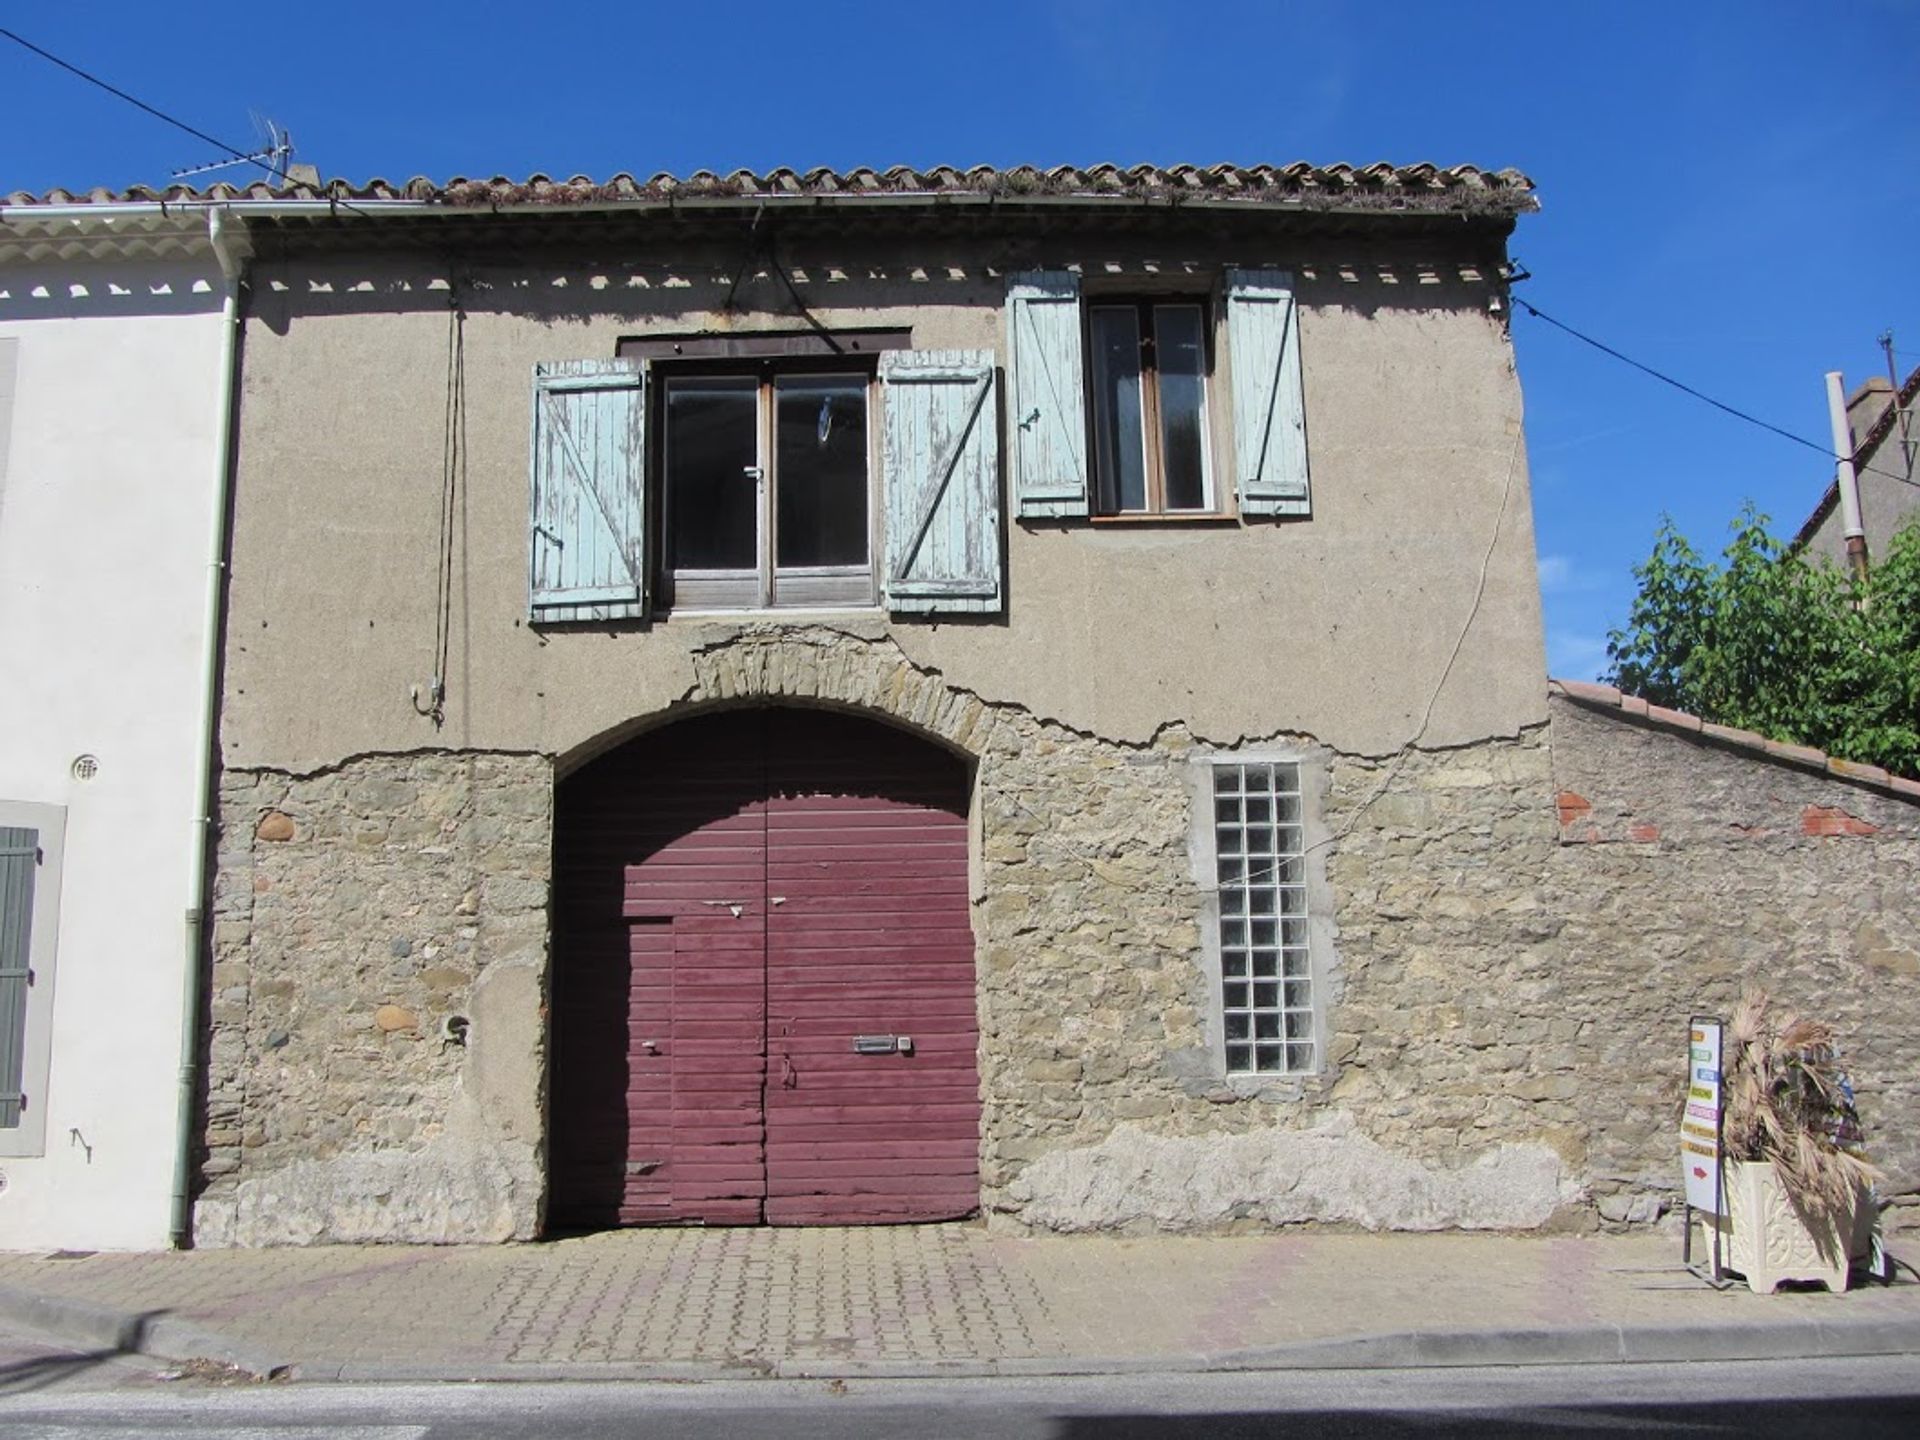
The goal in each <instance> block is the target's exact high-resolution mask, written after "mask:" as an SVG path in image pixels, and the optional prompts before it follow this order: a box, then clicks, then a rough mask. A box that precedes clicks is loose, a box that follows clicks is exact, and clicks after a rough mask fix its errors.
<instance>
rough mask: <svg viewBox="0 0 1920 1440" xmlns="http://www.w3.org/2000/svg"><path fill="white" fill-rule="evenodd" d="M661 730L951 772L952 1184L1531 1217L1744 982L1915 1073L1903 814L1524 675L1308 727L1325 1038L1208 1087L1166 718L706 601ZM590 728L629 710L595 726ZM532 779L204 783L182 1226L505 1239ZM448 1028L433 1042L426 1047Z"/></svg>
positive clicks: (376, 770)
mask: <svg viewBox="0 0 1920 1440" xmlns="http://www.w3.org/2000/svg"><path fill="white" fill-rule="evenodd" d="M690 664H691V669H692V671H693V673H694V677H695V678H694V680H693V682H692V683H691V684H690V685H689V687H688V689H687V691H686V692H685V694H684V695H683V696H682V697H680V699H679V701H678V702H677V703H676V704H675V705H674V706H673V707H671V708H670V709H669V710H668V711H667V712H666V713H665V714H664V715H655V716H651V717H649V720H651V721H653V722H657V721H659V720H662V719H673V718H678V717H680V716H683V715H688V714H692V713H695V712H696V711H697V710H698V709H700V708H702V707H708V706H714V705H723V704H737V703H766V702H776V703H796V704H826V705H834V706H843V707H848V708H854V709H858V710H861V711H863V712H865V713H869V714H874V715H877V716H880V717H883V718H891V719H893V720H894V721H896V722H898V723H901V724H905V725H908V726H910V727H912V728H914V729H917V730H919V731H920V732H921V733H923V734H925V735H927V736H928V737H930V738H931V739H933V740H934V741H936V742H937V743H941V744H944V745H946V746H948V747H950V748H952V749H955V750H958V751H961V752H964V753H966V754H967V755H969V756H970V757H972V759H973V761H974V764H975V767H976V785H977V794H976V805H975V810H976V816H975V818H976V828H977V831H978V837H979V838H978V847H979V848H978V854H977V856H976V920H975V930H976V937H977V944H978V950H977V954H978V975H979V1013H980V1023H981V1057H980V1058H981V1077H982V1088H983V1095H984V1099H985V1116H984V1121H983V1133H982V1140H981V1161H982V1184H983V1192H984V1193H983V1200H984V1204H985V1206H986V1208H987V1210H988V1212H989V1214H990V1215H991V1216H992V1217H994V1219H995V1220H996V1223H1003V1224H1011V1225H1015V1226H1036V1227H1047V1228H1055V1229H1069V1230H1071V1229H1088V1228H1100V1229H1121V1230H1126V1229H1148V1228H1157V1229H1168V1228H1174V1229H1182V1228H1185V1229H1196V1228H1207V1229H1212V1228H1223V1227H1233V1226H1236V1225H1247V1224H1252V1225H1260V1224H1274V1223H1285V1222H1291V1221H1297V1220H1319V1221H1338V1222H1350V1223H1356V1224H1361V1225H1366V1226H1370V1227H1384V1228H1422V1229H1425V1228H1436V1227H1443V1226H1465V1227H1502V1228H1535V1227H1541V1226H1553V1227H1568V1226H1574V1227H1578V1226H1584V1225H1591V1224H1594V1223H1597V1221H1596V1219H1595V1206H1596V1205H1597V1208H1598V1212H1599V1214H1600V1215H1603V1216H1605V1217H1607V1218H1609V1219H1616V1220H1618V1219H1626V1218H1634V1219H1648V1218H1652V1217H1653V1216H1654V1215H1656V1214H1657V1213H1658V1211H1659V1209H1660V1207H1661V1205H1662V1204H1663V1203H1664V1201H1665V1200H1666V1198H1667V1197H1668V1196H1670V1195H1671V1193H1672V1192H1673V1191H1674V1190H1675V1188H1676V1185H1677V1178H1678V1162H1677V1150H1676V1134H1675V1128H1676V1124H1677V1114H1678V1108H1679V1103H1680V1087H1681V1080H1682V1069H1683V1067H1682V1059H1683V1051H1682V1044H1683V1042H1682V1039H1681V1034H1680V1032H1681V1027H1682V1025H1684V1023H1685V1020H1686V1017H1687V1016H1688V1014H1689V1013H1691V1012H1692V1011H1695V1010H1699V1009H1715V1008H1721V1009H1724V1008H1725V1007H1726V1006H1728V1005H1729V1004H1730V1003H1731V1001H1732V998H1733V996H1734V993H1735V992H1736V991H1737V989H1738V987H1739V985H1740V984H1741V983H1742V981H1743V980H1744V979H1747V978H1750V977H1754V976H1764V977H1765V978H1767V979H1768V980H1769V982H1770V983H1773V984H1775V985H1776V986H1777V987H1778V989H1779V990H1780V991H1781V993H1782V997H1783V998H1784V999H1786V1000H1788V1001H1790V1002H1792V1003H1806V1004H1808V1005H1809V1006H1810V1007H1813V1008H1816V1009H1818V1010H1819V1011H1820V1013H1822V1014H1824V1015H1826V1016H1828V1017H1829V1018H1831V1019H1833V1020H1835V1021H1836V1022H1837V1023H1839V1024H1840V1025H1841V1026H1842V1029H1843V1032H1844V1033H1846V1034H1848V1035H1849V1036H1850V1037H1851V1044H1850V1050H1849V1057H1850V1060H1851V1061H1852V1063H1853V1067H1854V1070H1855V1074H1856V1076H1857V1078H1858V1079H1859V1081H1860V1084H1861V1089H1862V1097H1863V1099H1862V1104H1863V1110H1864V1112H1865V1116H1866V1119H1867V1123H1868V1125H1869V1127H1870V1128H1872V1129H1874V1130H1876V1131H1877V1132H1878V1133H1879V1134H1881V1135H1882V1136H1884V1137H1885V1140H1886V1142H1887V1144H1886V1147H1885V1148H1886V1154H1887V1157H1888V1159H1889V1160H1890V1161H1892V1162H1893V1164H1894V1168H1895V1170H1896V1172H1897V1174H1898V1175H1899V1177H1900V1178H1901V1183H1903V1184H1911V1183H1913V1181H1914V1179H1915V1178H1916V1175H1917V1174H1920V1170H1917V1168H1916V1165H1915V1159H1916V1155H1915V1151H1914V1147H1913V1145H1912V1143H1911V1142H1910V1141H1909V1140H1907V1139H1906V1138H1905V1137H1903V1136H1900V1135H1898V1134H1897V1133H1896V1132H1895V1130H1894V1128H1893V1127H1894V1125H1895V1124H1896V1123H1897V1118H1898V1117H1899V1116H1900V1115H1902V1114H1904V1113H1908V1112H1910V1111H1911V1108H1912V1104H1913V1101H1914V1099H1915V1098H1916V1096H1915V1088H1916V1080H1915V1078H1914V1077H1915V1075H1916V1073H1920V1072H1917V1071H1916V1065H1915V1061H1916V1060H1920V1038H1916V1037H1920V1023H1916V1022H1920V1007H1917V1006H1916V1003H1915V996H1914V976H1915V975H1916V973H1920V954H1916V949H1915V937H1914V935H1913V930H1912V923H1911V918H1910V917H1911V914H1912V910H1913V907H1912V904H1911V897H1912V892H1913V883H1914V882H1913V880H1912V878H1911V877H1912V875H1913V874H1914V873H1915V871H1914V865H1915V861H1916V860H1920V855H1916V854H1915V853H1914V852H1915V848H1916V823H1915V822H1916V813H1920V812H1916V808H1915V807H1914V806H1913V805H1911V804H1908V803H1906V802H1904V801H1901V800H1899V799H1897V798H1894V797H1892V796H1890V795H1887V794H1884V793H1880V792H1876V791H1872V790H1870V789H1864V788H1862V787H1859V786H1854V785H1849V784H1848V783H1846V782H1845V781H1843V780H1838V779H1834V778H1831V777H1826V776H1821V775H1814V774H1811V773H1808V772H1802V771H1796V770H1793V769H1791V768H1786V767H1782V766H1780V765H1778V764H1775V763H1771V762H1767V761H1761V760H1755V759H1752V758H1748V757H1746V756H1743V755H1736V754H1729V753H1726V752H1723V751H1721V750H1716V749H1713V748H1710V747H1708V746H1707V745H1705V744H1703V743H1701V742H1699V741H1697V740H1696V741H1688V740H1686V739H1682V738H1679V737H1676V736H1674V735H1671V734H1667V733H1659V732H1655V731H1651V730H1644V729H1640V728H1636V727H1635V726H1633V725H1630V724H1627V723H1624V722H1623V721H1622V720H1620V719H1619V718H1617V717H1600V716H1595V715H1592V714H1590V713H1588V712H1586V711H1583V710H1580V709H1578V708H1577V707H1573V706H1571V705H1569V704H1567V703H1566V702H1556V705H1555V707H1554V710H1553V712H1552V714H1553V718H1552V720H1551V722H1550V725H1549V726H1537V727H1533V728H1530V729H1527V730H1525V731H1523V732H1521V733H1519V734H1517V735H1514V736H1511V737H1506V738H1500V739H1493V740H1488V741H1485V742H1483V743H1480V744H1476V745H1470V746H1464V747H1460V748H1455V749H1443V750H1434V751H1425V750H1409V751H1406V752H1404V753H1402V754H1401V755H1399V756H1397V757H1391V758H1387V759H1372V758H1365V757H1354V756H1348V755H1341V754H1337V753H1331V752H1328V751H1326V750H1324V749H1323V748H1320V747H1318V746H1316V745H1315V744H1314V743H1313V741H1312V739H1311V737H1305V736H1288V735H1278V736H1269V737H1262V738H1261V739H1260V740H1259V741H1257V742H1254V741H1236V742H1235V745H1236V747H1238V748H1241V749H1247V748H1258V749H1261V750H1263V751H1272V750H1275V749H1280V750H1286V751H1290V752H1294V753H1299V754H1301V755H1303V756H1306V757H1308V761H1307V767H1306V768H1307V769H1308V771H1309V772H1310V774H1311V776H1312V779H1313V783H1314V788H1316V789H1318V790H1320V791H1322V792H1323V799H1322V815H1321V831H1320V835H1321V842H1322V843H1319V844H1318V848H1317V850H1316V863H1323V864H1324V876H1323V877H1322V880H1323V883H1322V884H1321V886H1320V888H1319V890H1318V892H1317V893H1318V894H1319V895H1320V896H1321V897H1322V898H1323V899H1324V898H1325V897H1329V896H1330V897H1331V906H1330V908H1331V913H1330V914H1325V915H1323V916H1322V917H1321V919H1322V922H1323V925H1322V935H1321V937H1320V938H1321V940H1322V942H1323V943H1322V944H1321V947H1320V948H1321V953H1320V954H1319V955H1318V956H1317V957H1316V959H1317V963H1318V972H1317V981H1318V984H1319V987H1320V999H1321V1002H1322V1004H1323V1005H1324V1006H1325V1008H1326V1014H1327V1024H1326V1031H1325V1039H1326V1044H1327V1056H1328V1064H1327V1065H1326V1066H1325V1068H1324V1070H1323V1072H1322V1073H1320V1074H1318V1075H1315V1076H1313V1077H1310V1078H1303V1079H1288V1080H1280V1079H1275V1080H1270V1081H1265V1082H1263V1083H1254V1082H1251V1081H1249V1080H1247V1079H1245V1078H1235V1079H1232V1080H1229V1079H1228V1078H1227V1077H1225V1076H1224V1075H1223V1074H1221V1073H1220V1071H1219V1069H1218V1068H1217V1062H1216V1061H1215V1060H1214V1058H1213V1055H1214V1053H1215V1052H1214V1051H1213V1049H1212V1048H1211V1045H1210V1040H1211V1036H1212V1027H1213V1026H1215V1025H1216V1024H1217V1023H1218V1022H1217V1020H1216V1019H1215V1018H1214V1015H1213V1008H1212V1007H1213V997H1212V986H1211V982H1210V981H1209V980H1208V979H1207V978H1206V968H1205V965H1204V964H1203V961H1202V956H1203V951H1204V944H1203V935H1202V920H1201V916H1202V915H1203V914H1204V911H1205V904H1206V900H1207V896H1206V893H1205V891H1206V886H1205V880H1204V872H1203V869H1201V868H1200V867H1197V866H1196V865H1195V863H1194V852H1193V828H1194V827H1193V823H1192V799H1191V796H1192V793H1193V788H1192V780H1193V773H1194V769H1195V765H1196V761H1197V760H1198V759H1204V757H1206V756H1207V755H1209V754H1212V753H1232V751H1231V748H1228V747H1216V746H1214V745H1212V744H1210V743H1209V742H1207V741H1206V740H1205V739H1204V738H1201V737H1196V736H1194V735H1191V734H1189V733H1188V732H1187V731H1186V730H1185V729H1184V728H1182V727H1180V726H1168V727H1164V728H1162V729H1161V730H1160V731H1159V732H1158V733H1157V734H1156V735H1155V736H1154V737H1153V738H1152V739H1151V740H1150V741H1148V742H1146V743H1142V744H1132V745H1128V744H1119V743H1114V742H1112V741H1109V740H1103V739H1100V738H1098V737H1095V736H1090V735H1086V734H1083V733H1080V732H1077V731H1073V730H1069V729H1067V728H1065V727H1063V726H1060V725H1058V724H1054V723H1051V722H1047V721H1043V720H1041V719H1038V718H1036V717H1035V716H1033V715H1031V714H1030V713H1028V712H1026V711H1024V710H1022V709H1020V708H1019V707H1016V706H1011V705H1005V704H994V703H989V702H988V701H987V700H984V699H983V698H982V697H980V696H978V695H975V694H972V693H970V692H968V691H965V690H962V689H959V688H957V687H955V686H952V685H951V684H949V683H948V681H947V680H946V679H945V678H944V677H942V676H941V675H940V674H939V673H937V672H934V671H931V670H928V669H924V668H921V667H918V666H916V665H914V664H912V663H910V662H909V661H907V660H906V659H905V658H904V657H903V656H902V655H901V653H900V652H899V651H898V650H897V649H896V648H895V647H894V646H893V645H892V644H891V642H890V641H888V640H886V639H885V637H884V635H882V634H878V633H874V632H872V631H861V630H854V629H847V628H841V627H835V626H831V625H825V624H820V625H809V626H756V625H750V624H749V625H738V626H732V627H728V628H726V629H724V630H723V631H716V632H715V633H714V634H713V635H712V636H711V638H710V641H709V643H705V644H703V645H702V646H700V647H699V648H698V649H697V650H696V651H694V652H693V654H692V655H691V656H690ZM607 738H608V740H609V741H611V740H614V739H617V738H620V737H607ZM550 793H551V780H550V767H549V765H548V762H547V761H545V760H543V759H539V758H535V757H522V756H503V755H460V754H434V755H416V756H411V757H374V758H367V759H361V760H356V761H354V762H351V763H350V764H348V765H345V766H342V767H339V768H338V769H336V770H331V771H328V772H325V773H323V774H320V775H315V776H308V777H289V776H286V775H281V774H269V773H263V772H243V773H235V774H229V776H228V777H227V780H226V785H225V791H224V797H223V798H224V806H225V814H226V834H227V839H226V840H225V842H224V843H223V846H222V855H221V877H220V887H221V888H220V896H221V900H220V906H221V909H220V917H219V928H218V934H217V940H218V944H219V965H218V968H217V970H216V997H215V1016H214V1019H215V1031H214V1042H213V1062H214V1065H213V1081H212V1089H211V1094H210V1104H209V1120H210V1128H209V1135H208V1138H209V1144H210V1149H211V1158H210V1160H209V1162H208V1165H207V1174H208V1179H209V1182H210V1183H209V1186H208V1190H207V1194H206V1196H205V1197H204V1198H203V1201H202V1206H201V1212H200V1213H201V1226H202V1239H203V1241H210V1240H218V1239H230V1240H235V1241H239V1242H242V1243H260V1242H268V1241H278V1240H311V1239H349V1238H369V1239H373V1238H378V1239H393V1240H401V1239H485V1238H503V1237H505V1236H509V1235H512V1236H524V1235H528V1234H531V1233H535V1231H536V1230H537V1227H538V1223H539V1206H540V1197H541V1187H542V1183H543V1179H542V1174H541V1169H540V1165H541V1161H540V1144H541V1128H540V1124H541V1122H540V1115H541V1103H542V1100H541V1090H542V1079H543V1073H544V1053H543V1049H542V1045H543V1021H542V1019H541V1016H540V1013H539V1007H540V1001H541V996H542V995H543V993H544V978H545V977H544V965H545V957H546V944H545V933H546V932H545V924H546V919H545V903H546V877H547V869H548V865H549V855H550V834H549V832H550V826H551V814H550ZM454 1015H464V1016H467V1017H470V1018H471V1020H472V1022H473V1024H472V1029H471V1032H470V1036H469V1043H468V1046H467V1047H466V1048H464V1049H463V1048H461V1047H459V1046H458V1045H455V1044H453V1043H451V1042H449V1041H447V1040H445V1039H443V1038H442V1028H441V1027H442V1024H443V1022H444V1021H445V1020H446V1019H448V1018H449V1017H451V1016H454Z"/></svg>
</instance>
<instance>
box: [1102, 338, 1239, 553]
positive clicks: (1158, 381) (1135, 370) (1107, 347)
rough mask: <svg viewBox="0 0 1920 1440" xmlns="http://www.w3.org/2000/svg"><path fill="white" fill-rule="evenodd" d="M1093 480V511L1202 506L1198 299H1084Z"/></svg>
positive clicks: (1203, 412) (1204, 452) (1208, 507)
mask: <svg viewBox="0 0 1920 1440" xmlns="http://www.w3.org/2000/svg"><path fill="white" fill-rule="evenodd" d="M1087 339H1088V348H1087V355H1088V384H1089V389H1090V392H1091V400H1092V405H1093V456H1094V479H1095V489H1096V493H1097V498H1098V502H1099V504H1098V508H1099V511H1100V513H1101V514H1103V515H1177V514H1181V513H1183V512H1185V513H1190V514H1201V515H1205V514H1211V513H1213V512H1215V511H1216V510H1218V508H1219V506H1218V503H1217V502H1216V500H1215V498H1214V486H1213V474H1212V468H1213V467H1212V465H1211V464H1210V463H1209V456H1208V445H1207V307H1206V306H1205V305H1204V304H1202V303H1201V302H1200V301H1198V300H1139V301H1133V300H1128V301H1117V302H1109V301H1100V302H1097V303H1094V304H1091V305H1089V306H1088V307H1087Z"/></svg>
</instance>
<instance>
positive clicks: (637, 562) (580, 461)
mask: <svg viewBox="0 0 1920 1440" xmlns="http://www.w3.org/2000/svg"><path fill="white" fill-rule="evenodd" d="M645 380H646V372H645V371H644V369H642V367H641V366H640V364H639V363H638V362H636V361H632V360H559V361H549V362H547V363H545V364H540V365H536V366H534V368H533V459H532V468H533V511H532V517H531V520H530V523H529V526H528V536H527V544H528V550H529V560H528V586H529V596H530V600H531V607H532V614H533V618H534V619H535V620H536V621H564V620H590V621H591V620H629V619H635V618H638V617H641V616H644V615H645V614H646V612H647V545H646V516H647V504H646V486H645V483H644V480H645V475H646V456H647V447H646V395H645Z"/></svg>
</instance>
